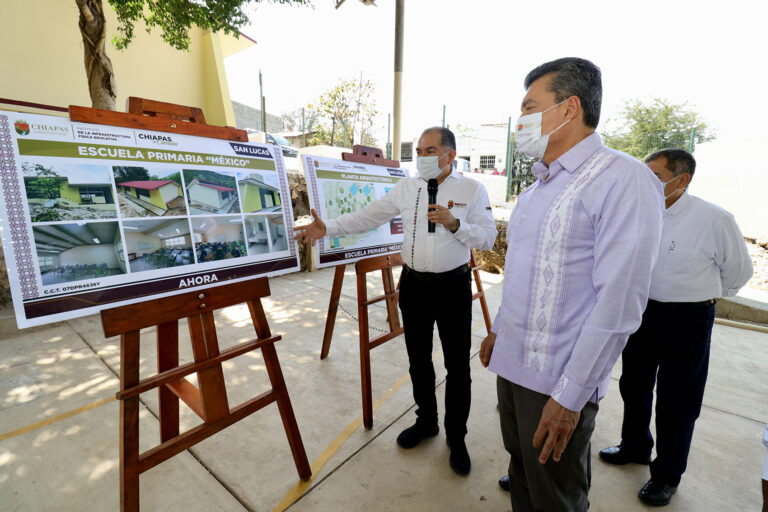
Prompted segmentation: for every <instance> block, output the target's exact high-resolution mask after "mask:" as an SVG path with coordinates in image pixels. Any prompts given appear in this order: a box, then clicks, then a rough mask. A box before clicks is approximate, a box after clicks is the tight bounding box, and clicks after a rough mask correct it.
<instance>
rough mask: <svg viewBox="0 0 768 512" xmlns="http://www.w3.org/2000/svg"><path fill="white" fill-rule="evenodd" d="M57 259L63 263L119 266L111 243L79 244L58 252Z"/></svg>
mask: <svg viewBox="0 0 768 512" xmlns="http://www.w3.org/2000/svg"><path fill="white" fill-rule="evenodd" d="M59 261H60V262H61V263H60V264H61V265H62V266H64V265H84V264H85V265H91V264H96V265H101V264H102V263H106V264H107V267H108V268H120V264H119V263H118V261H117V253H116V252H115V246H114V245H113V244H99V245H81V246H80V247H74V248H72V249H69V250H68V251H64V252H62V253H61V254H59Z"/></svg>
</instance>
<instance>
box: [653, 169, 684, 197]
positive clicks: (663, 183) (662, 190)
mask: <svg viewBox="0 0 768 512" xmlns="http://www.w3.org/2000/svg"><path fill="white" fill-rule="evenodd" d="M681 176H682V174H680V175H679V176H675V177H674V178H672V179H671V180H669V181H661V180H659V181H661V187H662V188H661V193H662V194H663V193H664V190H665V189H666V188H667V183H672V182H673V181H675V180H676V179H677V178H679V177H681ZM678 190H679V189H675V190H673V191H672V192H671V193H670V194H667V195H665V196H664V200H665V201H666V200H667V199H669V198H670V197H672V196H673V195H675V194H677V191H678Z"/></svg>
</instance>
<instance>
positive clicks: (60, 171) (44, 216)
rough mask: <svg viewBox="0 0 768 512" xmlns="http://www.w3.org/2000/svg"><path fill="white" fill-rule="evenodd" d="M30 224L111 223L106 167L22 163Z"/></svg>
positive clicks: (111, 196)
mask: <svg viewBox="0 0 768 512" xmlns="http://www.w3.org/2000/svg"><path fill="white" fill-rule="evenodd" d="M21 168H22V173H23V174H24V188H25V192H26V197H27V203H28V204H29V214H30V218H31V219H32V222H53V221H63V220H91V219H115V218H117V209H116V208H115V197H114V193H113V192H112V176H111V174H110V169H109V167H108V166H102V165H82V164H81V165H60V164H51V163H42V162H31V161H27V162H22V164H21Z"/></svg>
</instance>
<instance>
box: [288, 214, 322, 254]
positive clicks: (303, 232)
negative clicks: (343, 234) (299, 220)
mask: <svg viewBox="0 0 768 512" xmlns="http://www.w3.org/2000/svg"><path fill="white" fill-rule="evenodd" d="M310 211H311V212H312V217H314V218H315V220H314V221H313V222H312V223H311V224H307V225H305V226H296V227H295V228H293V230H294V231H296V236H295V237H294V238H295V239H296V240H298V241H299V242H301V241H304V242H306V241H307V240H309V241H310V242H311V243H312V246H313V247H314V245H315V240H317V239H318V238H322V237H324V236H325V222H323V220H322V219H321V218H320V217H318V216H317V212H316V211H315V210H314V208H313V209H312V210H310Z"/></svg>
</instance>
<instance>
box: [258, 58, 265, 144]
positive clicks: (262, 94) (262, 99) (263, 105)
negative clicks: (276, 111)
mask: <svg viewBox="0 0 768 512" xmlns="http://www.w3.org/2000/svg"><path fill="white" fill-rule="evenodd" d="M259 96H261V131H263V132H264V142H267V112H266V110H265V102H264V85H263V83H262V81H261V70H259Z"/></svg>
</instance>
